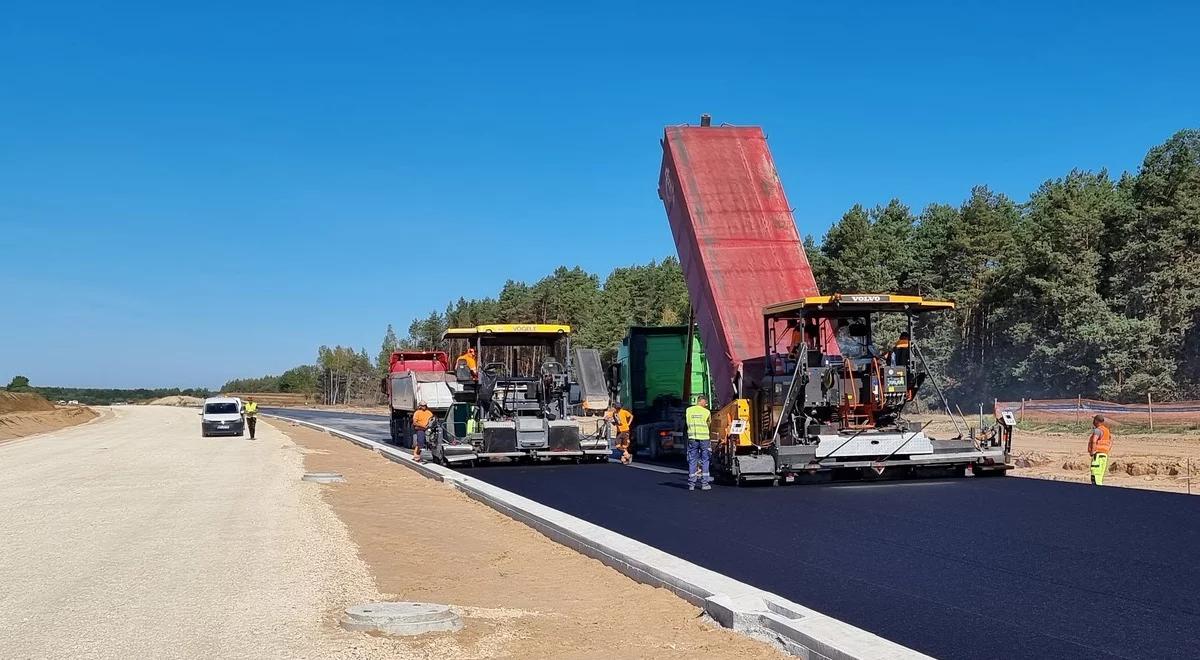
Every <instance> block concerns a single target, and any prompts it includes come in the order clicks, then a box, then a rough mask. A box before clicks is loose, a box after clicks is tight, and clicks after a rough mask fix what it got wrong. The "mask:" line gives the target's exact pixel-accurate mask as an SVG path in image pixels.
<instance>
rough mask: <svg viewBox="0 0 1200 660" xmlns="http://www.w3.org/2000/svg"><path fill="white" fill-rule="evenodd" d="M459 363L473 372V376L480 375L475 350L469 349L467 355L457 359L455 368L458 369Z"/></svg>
mask: <svg viewBox="0 0 1200 660" xmlns="http://www.w3.org/2000/svg"><path fill="white" fill-rule="evenodd" d="M459 363H463V364H466V365H467V368H468V369H470V370H471V375H472V376H477V375H478V369H479V361H478V360H476V359H475V349H473V348H468V349H467V351H466V352H465V353H463V354H462V355H460V356H458V357H457V358H455V360H454V365H455V367H457V366H458V364H459Z"/></svg>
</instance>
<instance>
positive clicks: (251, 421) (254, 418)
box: [242, 397, 258, 440]
mask: <svg viewBox="0 0 1200 660" xmlns="http://www.w3.org/2000/svg"><path fill="white" fill-rule="evenodd" d="M242 414H243V415H245V416H246V427H247V428H249V429H250V439H251V440H253V439H254V427H255V425H256V424H258V403H257V402H255V401H254V397H247V399H246V403H245V404H243V405H242Z"/></svg>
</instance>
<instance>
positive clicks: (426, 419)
mask: <svg viewBox="0 0 1200 660" xmlns="http://www.w3.org/2000/svg"><path fill="white" fill-rule="evenodd" d="M432 421H433V412H432V411H429V410H418V411H417V412H415V413H413V426H415V427H417V428H418V429H427V428H429V423H430V422H432Z"/></svg>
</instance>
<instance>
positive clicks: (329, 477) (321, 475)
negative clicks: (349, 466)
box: [300, 472, 346, 484]
mask: <svg viewBox="0 0 1200 660" xmlns="http://www.w3.org/2000/svg"><path fill="white" fill-rule="evenodd" d="M300 478H301V479H303V480H304V481H315V482H317V483H319V484H332V483H337V482H339V481H345V480H346V478H345V477H343V476H342V475H340V474H338V473H337V472H309V473H307V474H305V475H304V476H303V477H300Z"/></svg>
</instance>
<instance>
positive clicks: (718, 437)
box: [658, 115, 1012, 484]
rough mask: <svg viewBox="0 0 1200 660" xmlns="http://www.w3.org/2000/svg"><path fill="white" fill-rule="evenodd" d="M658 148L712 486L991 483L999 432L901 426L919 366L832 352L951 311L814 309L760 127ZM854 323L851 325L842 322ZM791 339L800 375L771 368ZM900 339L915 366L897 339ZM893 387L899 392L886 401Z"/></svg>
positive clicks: (806, 270)
mask: <svg viewBox="0 0 1200 660" xmlns="http://www.w3.org/2000/svg"><path fill="white" fill-rule="evenodd" d="M661 145H662V149H663V158H662V165H661V169H660V172H659V185H658V194H659V198H660V199H661V200H662V202H663V206H664V208H665V210H666V213H667V218H668V220H669V222H670V225H671V233H672V236H673V238H674V241H675V246H676V249H677V251H678V253H679V261H680V265H681V267H682V269H683V273H684V277H685V279H686V281H687V288H688V296H689V299H690V301H691V305H692V310H693V313H694V315H695V320H696V326H697V329H698V332H699V334H700V337H701V339H702V341H703V343H704V346H705V348H706V349H707V355H708V362H709V368H710V370H711V372H712V378H713V400H712V402H711V405H712V407H713V408H714V411H715V412H714V414H713V415H712V421H711V427H710V432H711V434H712V439H713V440H714V441H715V444H714V464H713V466H712V468H713V471H714V472H715V473H716V474H717V475H718V476H721V477H724V478H727V479H728V480H730V481H733V482H735V483H739V484H740V483H743V482H745V481H751V480H766V481H769V482H771V483H773V484H775V483H780V482H781V481H783V482H792V481H797V480H817V479H829V478H835V477H845V476H850V477H855V478H889V477H893V476H908V475H918V476H919V475H920V474H925V473H935V474H964V473H965V472H966V471H967V470H972V471H973V472H974V473H975V474H978V475H985V474H1001V475H1002V474H1004V472H1005V470H1007V469H1008V467H1009V465H1008V451H1009V448H1010V447H1009V445H1010V442H1011V433H1012V429H1011V427H1010V426H1005V427H1004V428H1005V429H1006V432H1005V433H998V434H993V435H992V436H990V439H988V438H984V439H972V438H963V437H962V436H963V434H962V433H960V434H959V437H957V438H954V439H952V440H948V441H946V442H944V443H937V442H935V441H934V440H933V439H932V438H929V437H928V436H926V435H925V434H924V433H923V432H921V431H920V430H914V427H913V425H911V424H909V423H908V422H906V421H905V420H904V417H903V412H904V408H905V405H906V404H907V402H908V401H910V400H911V397H913V396H915V393H916V389H915V387H914V386H916V387H919V385H920V383H919V382H918V381H919V380H920V379H922V378H923V377H924V376H922V374H925V375H926V376H929V375H930V374H928V369H927V368H924V367H923V365H924V361H923V360H919V362H920V364H921V365H922V369H917V368H916V366H915V365H914V364H913V363H911V362H909V363H906V364H904V365H888V366H889V367H890V368H891V369H892V372H891V373H888V372H887V371H886V370H881V369H880V368H879V367H880V363H879V362H878V358H879V355H873V356H870V359H867V358H865V357H863V356H860V355H852V356H844V355H842V348H843V346H842V344H841V343H839V341H837V334H836V333H837V332H838V331H839V330H843V331H845V332H847V333H849V327H850V325H855V326H856V330H855V331H854V333H855V336H853V337H851V338H850V339H853V340H855V341H858V342H860V343H861V342H862V340H863V338H864V337H872V332H873V327H874V322H875V320H876V319H877V318H878V317H879V315H882V314H896V315H900V316H901V317H904V318H906V319H908V327H909V328H910V330H911V329H912V325H913V324H912V319H913V318H915V317H917V316H919V315H922V314H926V313H932V312H936V311H940V310H944V309H948V308H949V306H952V303H951V302H949V301H925V300H924V299H923V298H920V297H919V296H916V297H905V296H902V295H897V294H891V293H878V292H846V293H840V294H837V295H832V296H828V297H825V298H822V297H821V296H820V292H819V291H818V290H817V283H816V279H815V277H814V276H813V272H812V268H811V266H810V265H809V263H808V259H807V257H806V255H805V253H804V248H803V244H802V242H801V239H800V235H799V233H798V231H797V230H796V223H795V220H794V219H793V217H792V212H791V205H790V204H789V203H788V200H787V196H786V195H785V194H784V191H783V186H782V184H781V182H780V179H779V174H778V172H777V171H776V169H775V163H774V160H773V158H772V156H771V152H770V149H769V148H768V147H767V139H766V136H765V135H764V134H763V131H762V129H761V128H759V127H756V126H720V127H716V126H712V125H711V120H710V118H709V117H708V116H707V115H706V116H703V117H702V118H701V121H700V125H699V126H669V127H667V128H666V129H665V130H664V134H663V139H662V142H661ZM863 267H864V268H868V267H873V265H872V264H863ZM854 314H858V316H857V317H855V318H857V319H858V322H857V323H853V324H849V323H847V324H843V322H844V321H846V320H847V319H848V318H850V317H851V316H853V315H854ZM804 341H808V342H814V343H813V344H812V345H811V346H809V347H807V348H803V350H804V360H805V361H804V362H803V365H804V367H803V368H798V367H797V366H796V364H799V363H800V362H799V361H798V360H795V359H793V362H792V363H788V362H787V361H786V360H783V361H780V362H777V360H782V358H781V357H780V349H779V342H790V343H789V344H788V345H787V350H784V351H783V355H784V356H786V355H787V354H788V352H789V351H791V350H801V348H799V347H803V346H804V344H803V342H804ZM910 342H911V350H912V352H913V353H916V354H918V355H919V350H918V343H917V341H916V339H915V338H912V337H911V334H910ZM846 345H847V347H855V346H853V345H852V344H851V343H850V342H849V341H848V342H847V344H846ZM873 350H876V353H878V350H877V349H873ZM793 358H794V356H793ZM789 364H790V365H791V366H788V365H789ZM810 365H811V366H810ZM901 371H902V372H903V374H900V372H901ZM901 385H903V388H904V392H903V395H901V394H900V393H899V391H898V390H892V391H889V390H888V388H889V387H891V388H899V387H901ZM897 397H900V398H897ZM1009 421H1010V420H1007V419H998V422H999V423H1000V424H1001V425H1007V424H1008V422H1009Z"/></svg>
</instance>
